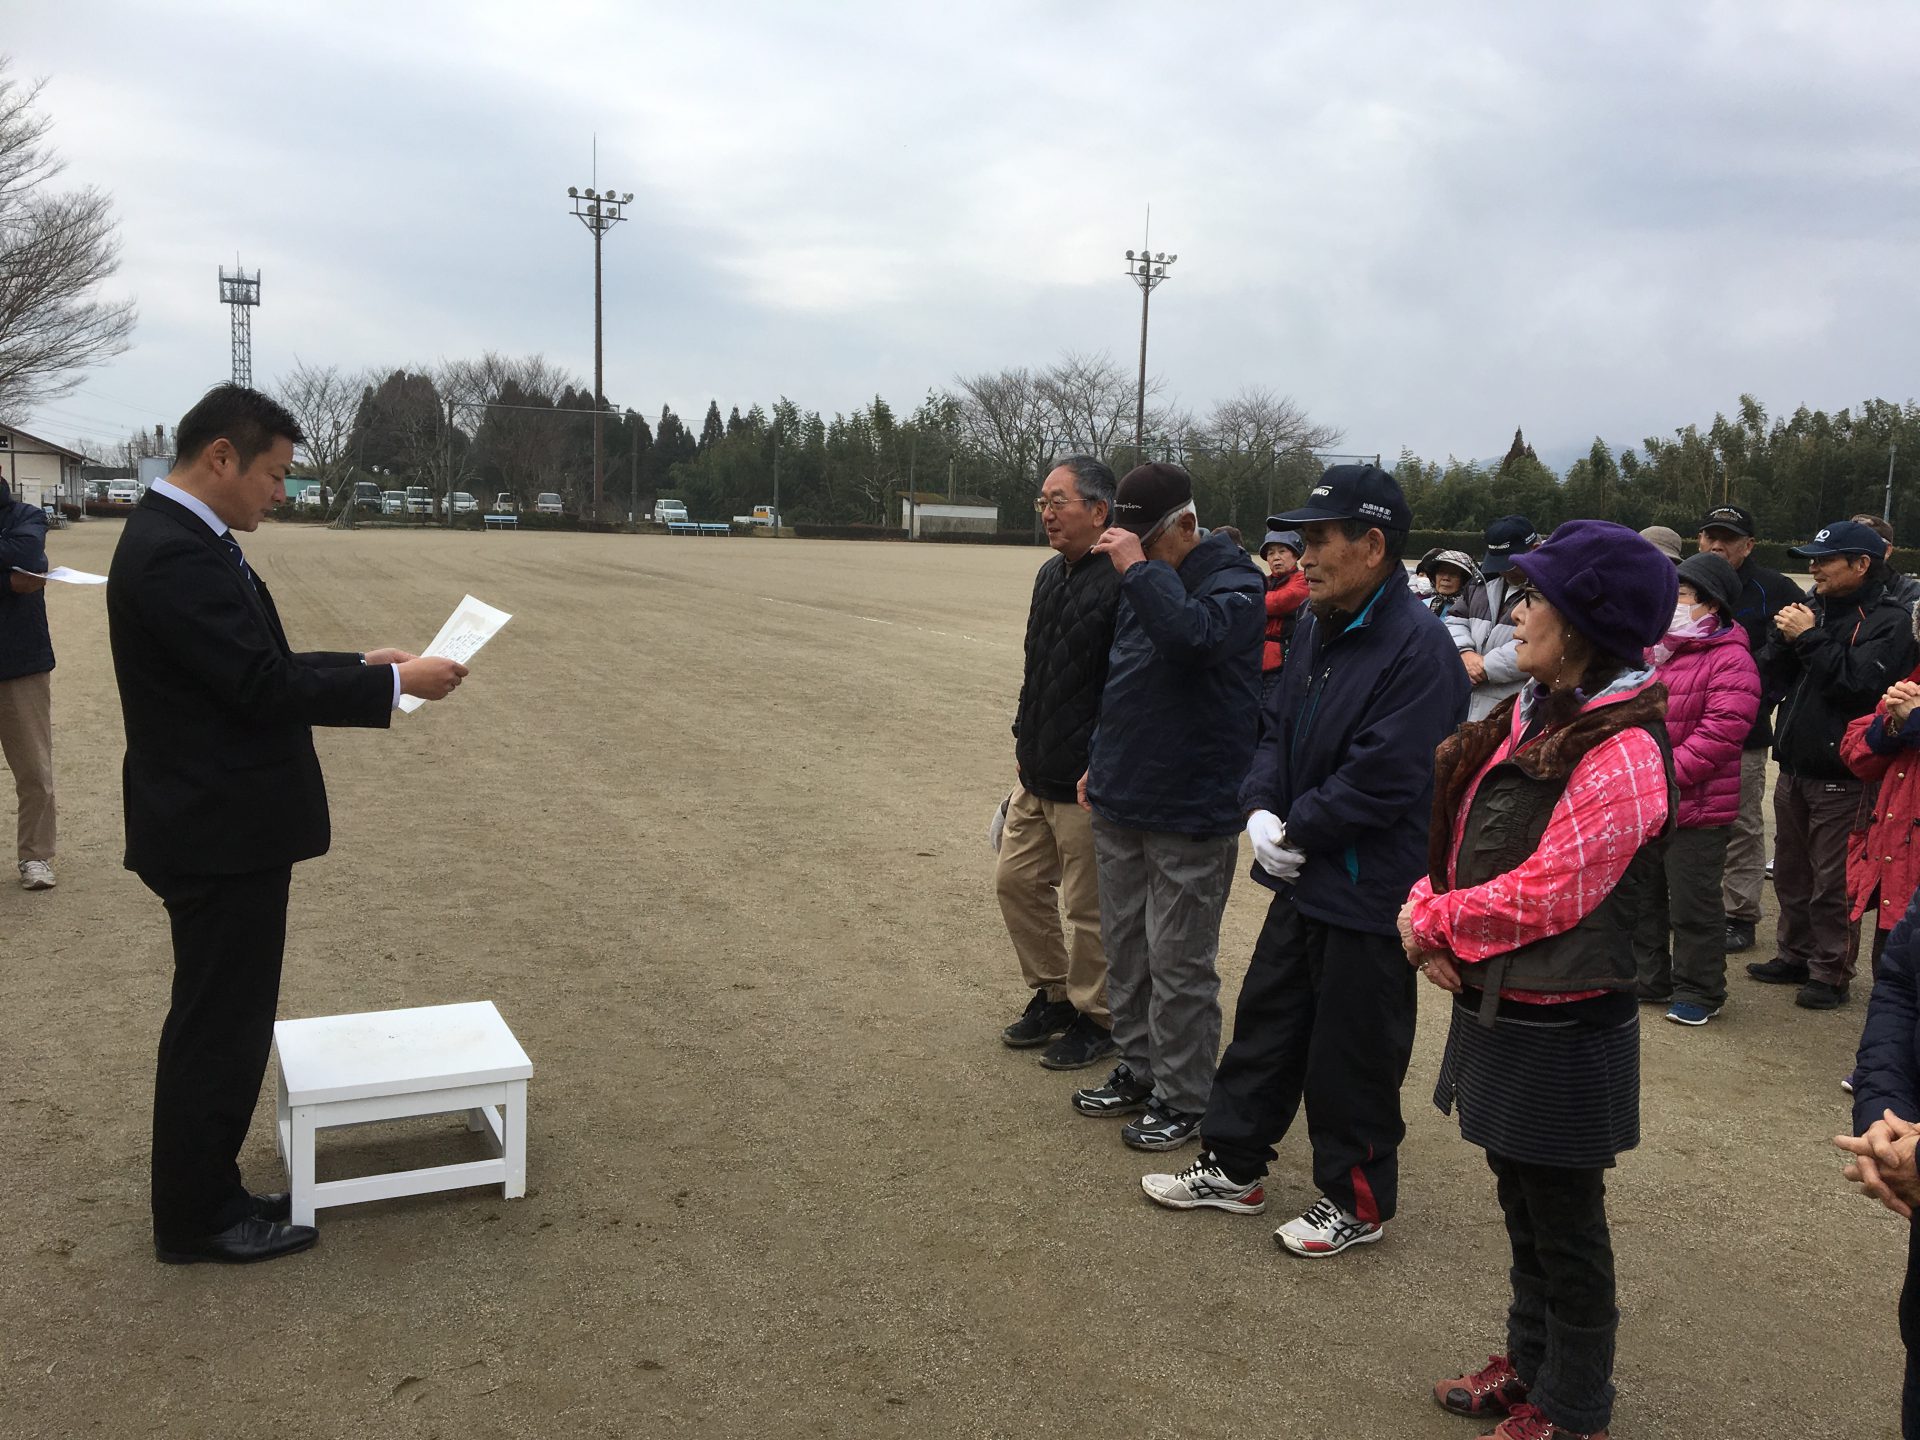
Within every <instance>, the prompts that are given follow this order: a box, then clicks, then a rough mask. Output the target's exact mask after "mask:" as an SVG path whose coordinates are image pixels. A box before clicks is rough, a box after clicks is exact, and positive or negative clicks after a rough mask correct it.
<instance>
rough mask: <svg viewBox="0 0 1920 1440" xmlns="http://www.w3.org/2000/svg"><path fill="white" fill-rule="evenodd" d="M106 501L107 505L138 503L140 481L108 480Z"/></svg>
mask: <svg viewBox="0 0 1920 1440" xmlns="http://www.w3.org/2000/svg"><path fill="white" fill-rule="evenodd" d="M107 503H108V504H109V505H138V504H139V503H140V482H139V481H138V480H109V481H108V482H107Z"/></svg>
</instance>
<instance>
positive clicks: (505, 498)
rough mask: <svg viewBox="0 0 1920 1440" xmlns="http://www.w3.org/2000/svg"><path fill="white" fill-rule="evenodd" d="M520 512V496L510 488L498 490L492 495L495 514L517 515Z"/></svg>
mask: <svg viewBox="0 0 1920 1440" xmlns="http://www.w3.org/2000/svg"><path fill="white" fill-rule="evenodd" d="M519 512H520V497H519V496H518V495H516V494H514V493H513V492H512V491H511V490H501V491H498V492H497V493H496V494H495V495H494V497H493V513H494V514H496V515H517V514H518V513H519Z"/></svg>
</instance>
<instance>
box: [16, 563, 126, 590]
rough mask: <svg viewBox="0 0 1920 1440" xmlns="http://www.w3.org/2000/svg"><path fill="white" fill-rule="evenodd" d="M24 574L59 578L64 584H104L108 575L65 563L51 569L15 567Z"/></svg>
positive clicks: (48, 578)
mask: <svg viewBox="0 0 1920 1440" xmlns="http://www.w3.org/2000/svg"><path fill="white" fill-rule="evenodd" d="M13 568H14V569H16V570H18V571H19V572H20V573H21V574H22V575H33V576H37V577H38V578H39V579H42V580H58V581H60V583H61V584H63V585H104V584H106V583H107V577H106V576H104V575H95V574H92V573H90V572H89V571H86V570H74V569H71V568H69V567H68V566H65V565H56V566H54V567H53V568H52V569H51V570H29V569H27V567H26V566H24V565H16V566H14V567H13Z"/></svg>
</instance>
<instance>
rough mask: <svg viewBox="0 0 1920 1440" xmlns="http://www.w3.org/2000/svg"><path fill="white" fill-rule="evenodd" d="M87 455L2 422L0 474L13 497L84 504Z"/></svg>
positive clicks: (30, 501) (37, 502) (36, 502)
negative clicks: (82, 469)
mask: <svg viewBox="0 0 1920 1440" xmlns="http://www.w3.org/2000/svg"><path fill="white" fill-rule="evenodd" d="M86 458H87V457H86V456H84V455H82V454H81V453H80V452H79V451H77V450H69V449H67V447H66V446H64V445H56V444H54V443H53V442H52V441H51V440H42V439H41V438H40V437H39V436H37V435H29V434H27V432H26V431H24V430H16V429H14V428H12V427H11V426H7V425H0V475H4V476H6V477H7V486H8V488H9V489H11V490H12V491H13V498H14V499H16V500H24V501H26V502H27V504H29V505H45V504H46V503H47V502H48V501H49V500H68V501H71V502H72V503H73V504H76V505H77V504H79V503H80V466H81V465H82V464H83V463H84V462H85V460H86Z"/></svg>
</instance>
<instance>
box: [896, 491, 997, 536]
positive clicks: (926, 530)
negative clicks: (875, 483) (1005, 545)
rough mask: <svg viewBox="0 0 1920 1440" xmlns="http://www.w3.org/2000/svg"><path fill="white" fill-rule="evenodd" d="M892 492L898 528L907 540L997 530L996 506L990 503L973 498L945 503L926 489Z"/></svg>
mask: <svg viewBox="0 0 1920 1440" xmlns="http://www.w3.org/2000/svg"><path fill="white" fill-rule="evenodd" d="M894 493H895V494H897V495H898V496H899V497H900V528H901V529H902V530H904V531H906V532H907V538H908V539H910V540H918V539H919V538H920V537H921V536H922V535H951V534H953V533H955V532H956V531H962V532H972V533H977V534H983V535H991V534H993V533H994V532H995V531H996V530H998V529H999V528H1000V507H999V506H997V505H995V504H994V503H993V502H992V501H990V500H982V499H980V498H979V497H977V496H973V495H967V496H963V497H960V498H958V499H954V500H949V499H948V498H947V497H946V496H944V495H939V494H935V493H934V492H933V491H930V490H923V491H919V492H917V493H916V492H913V491H908V490H899V491H895V492H894Z"/></svg>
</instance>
